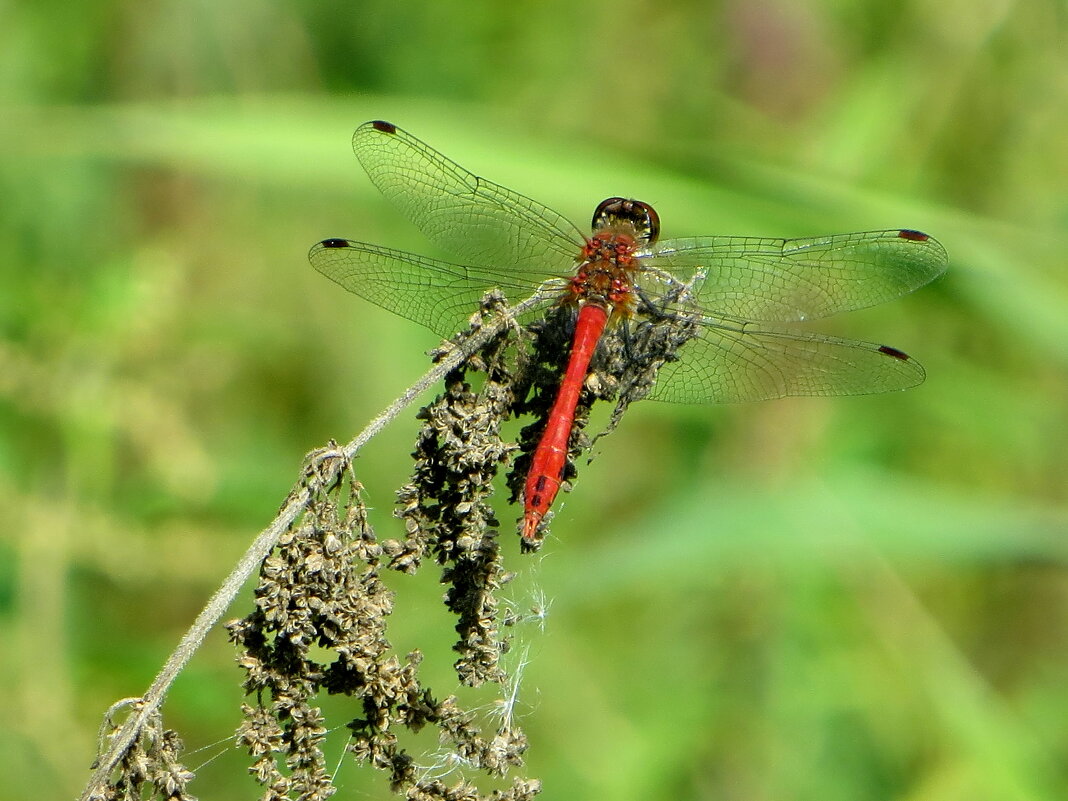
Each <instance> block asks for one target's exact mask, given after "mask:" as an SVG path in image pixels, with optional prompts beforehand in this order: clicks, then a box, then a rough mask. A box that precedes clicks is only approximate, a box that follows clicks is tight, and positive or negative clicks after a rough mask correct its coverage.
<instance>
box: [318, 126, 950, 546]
mask: <svg viewBox="0 0 1068 801" xmlns="http://www.w3.org/2000/svg"><path fill="white" fill-rule="evenodd" d="M352 147H353V150H354V151H355V153H356V157H357V158H358V159H359V161H360V164H361V165H362V166H363V168H364V170H365V171H366V172H367V175H368V177H369V178H370V179H371V182H372V183H373V184H374V185H375V186H376V187H377V188H378V190H379V191H380V192H381V193H382V194H383V195H384V196H385V197H386V198H387V199H388V200H389V201H391V202H392V203H393V204H394V205H395V206H396V207H397V208H398V209H399V210H400V211H401V213H402V214H404V215H405V216H406V217H407V218H408V219H409V220H410V221H411V222H413V223H414V224H415V226H416V227H417V228H419V229H420V230H421V231H422V232H423V234H425V235H426V236H427V238H428V239H430V240H431V241H432V242H433V243H435V244H436V245H437V246H439V247H441V248H442V249H443V250H445V251H447V252H449V253H451V254H452V255H453V256H455V257H456V258H457V259H458V260H459V261H458V262H455V263H454V262H446V261H441V260H438V259H431V258H426V257H423V256H419V255H415V254H413V253H406V252H403V251H400V250H393V249H391V248H386V247H381V246H379V245H373V244H367V243H364V242H356V241H352V240H349V239H339V238H332V239H324V240H323V241H321V242H319V243H318V244H316V245H315V246H313V247H312V249H311V252H310V253H309V254H308V258H309V260H310V261H311V264H312V266H313V267H314V268H315V269H316V270H318V271H319V272H320V273H322V274H323V275H325V276H326V277H328V278H330V279H332V280H333V281H335V282H337V283H338V284H340V285H341V286H342V287H344V288H345V289H347V290H348V291H350V292H353V293H355V294H356V295H359V296H361V297H363V298H365V299H366V300H369V301H371V302H372V303H375V304H377V305H379V306H381V307H383V308H385V309H388V310H389V311H391V312H394V313H396V314H398V315H400V316H402V317H406V318H408V319H409V320H412V321H414V322H417V323H420V324H422V325H424V326H426V327H427V328H429V329H430V330H431V331H434V332H435V333H437V334H439V335H441V336H444V337H448V336H450V335H452V334H453V333H454V332H456V331H457V330H459V329H460V328H462V327H464V325H465V324H466V322H467V321H468V320H469V318H470V316H471V314H472V313H473V312H474V311H475V310H476V309H477V308H478V307H479V303H480V301H481V299H482V298H483V296H484V295H485V293H486V292H487V291H490V290H498V291H499V292H501V293H502V294H503V295H504V297H505V298H506V299H507V301H508V303H509V304H512V305H515V304H517V303H520V302H522V301H524V300H527V299H529V298H531V297H534V296H535V295H536V294H540V295H541V296H542V297H544V298H545V300H544V301H543V302H542V304H541V310H542V311H544V309H545V306H547V305H551V304H558V305H566V306H570V307H572V308H573V309H574V310H575V312H576V317H575V320H574V332H573V334H572V344H571V349H570V356H569V358H568V362H567V364H566V367H564V372H563V378H562V379H561V381H560V385H559V388H558V389H557V394H556V398H555V401H554V403H553V405H552V408H551V411H550V412H549V415H548V418H547V422H546V424H545V429H544V432H543V433H542V435H541V438H540V440H539V442H538V445H537V447H536V449H535V451H534V454H533V456H532V457H531V460H530V468H529V472H528V474H527V477H526V482H525V485H524V492H523V506H524V511H523V521H522V525H521V535H522V537H523V540H524V541H525V542H527V543H534V542H536V541H538V540H539V538H540V537H541V536H542V535H543V529H544V525H545V523H546V522H547V521H546V520H545V518H546V515H547V514H548V512H549V510H550V508H551V506H552V504H553V502H554V500H555V498H556V496H557V493H558V492H559V490H560V487H561V484H562V483H563V474H564V469H565V465H566V462H567V456H568V450H569V449H568V443H569V439H570V436H571V429H572V426H573V424H574V417H575V410H576V407H577V404H578V401H579V398H580V396H581V393H582V390H583V386H584V383H585V381H586V380H587V374H588V372H589V369H590V361H591V359H592V358H593V355H594V353H595V351H596V349H597V346H598V343H599V342H600V341H601V340H602V337H603V335H604V333H605V331H606V329H607V328H608V327H609V326H610V325H615V324H620V323H623V324H625V323H626V321H628V320H630V319H632V318H635V317H639V316H642V315H646V316H648V315H655V316H661V317H663V316H665V315H672V314H678V315H680V316H685V317H686V318H687V319H691V320H694V321H696V326H695V327H696V330H697V333H696V335H695V336H694V337H693V338H692V339H690V340H689V341H687V342H686V343H685V344H684V345H683V346H682V347H681V348H680V349H679V351H678V353H677V355H676V356H675V360H674V361H668V362H667V363H665V364H664V365H663V367H661V368H660V372H659V374H658V376H657V379H656V383H655V386H654V387H653V389H652V390H651V392H650V394H649V396H650V397H651V398H654V399H658V400H665V401H674V402H680V403H730V402H741V401H757V400H767V399H772V398H781V397H786V396H803V395H825V396H826V395H863V394H870V393H881V392H891V391H895V390H902V389H908V388H910V387H914V386H916V385H918V384H919V383H921V382H922V381H923V380H924V377H925V373H924V370H923V367H922V366H921V365H920V364H919V363H918V362H917V361H915V360H914V359H913V358H911V357H910V356H909V355H908V354H906V353H905V352H903V351H901V350H898V349H897V348H893V347H890V346H889V345H880V344H875V343H870V342H860V341H855V340H849V339H841V338H837V337H833V336H828V335H824V334H820V333H815V332H806V331H803V330H799V329H797V328H796V327H790V326H789V324H791V323H798V322H802V321H805V320H810V319H816V318H822V317H826V316H828V315H831V314H835V313H838V312H843V311H851V310H854V309H861V308H865V307H868V306H874V305H877V304H880V303H884V302H886V301H889V300H893V299H895V298H898V297H901V296H903V295H906V294H908V293H910V292H912V291H914V290H916V289H918V288H920V287H922V286H924V285H925V284H928V283H929V282H931V281H933V280H934V279H935V278H937V277H938V276H940V275H941V274H942V273H943V272H944V271H945V269H946V265H947V256H946V251H945V249H944V248H943V247H942V245H941V244H940V243H939V242H938V241H937V240H935V239H934V238H933V237H931V236H928V235H927V234H925V233H923V232H921V231H916V230H913V229H908V228H901V229H892V230H885V231H864V232H860V233H851V234H835V235H830V236H817V237H810V238H802V239H774V238H765V237H752V236H695V237H684V238H677V239H663V240H661V239H660V238H659V231H660V220H659V216H658V215H657V213H656V211H655V210H654V209H653V207H652V206H650V205H649V204H647V203H644V202H642V201H639V200H633V199H628V198H624V197H612V198H608V199H606V200H604V201H603V202H601V203H600V204H599V205H598V206H597V208H596V210H595V212H594V215H593V223H592V232H591V233H590V234H589V235H586V234H584V233H583V232H582V231H581V230H579V228H578V227H576V226H575V225H574V224H573V223H571V222H570V221H569V220H568V219H567V218H566V217H564V216H563V215H561V214H559V213H557V212H555V211H553V210H552V209H550V208H548V207H547V206H544V205H542V204H541V203H538V202H537V201H535V200H532V199H531V198H528V197H526V196H524V195H521V194H519V193H517V192H513V191H512V190H510V189H506V188H505V187H503V186H501V185H499V184H495V183H493V182H491V181H488V180H486V179H485V178H481V177H479V176H477V175H475V174H473V173H471V172H469V171H467V170H466V169H464V168H463V167H461V166H459V165H458V164H456V163H455V162H453V161H451V160H450V159H448V158H446V157H445V156H443V155H442V154H441V153H439V152H437V151H436V150H434V149H433V148H431V147H429V146H428V145H426V144H424V143H423V142H421V141H420V140H419V139H417V138H415V137H414V136H412V135H411V134H409V133H407V132H406V131H404V130H402V129H401V128H399V127H397V126H396V125H394V124H392V123H389V122H384V121H381V120H376V121H373V122H368V123H365V124H363V125H361V126H360V127H359V128H357V129H356V132H355V134H354V135H353V137H352ZM537 311H538V306H537V305H535V306H534V310H533V311H532V312H528V314H529V313H537Z"/></svg>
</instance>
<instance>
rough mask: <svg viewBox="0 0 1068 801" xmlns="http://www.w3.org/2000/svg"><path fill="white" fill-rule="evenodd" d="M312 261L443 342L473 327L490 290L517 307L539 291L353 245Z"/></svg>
mask: <svg viewBox="0 0 1068 801" xmlns="http://www.w3.org/2000/svg"><path fill="white" fill-rule="evenodd" d="M308 260H309V261H310V262H311V264H312V267H314V268H315V269H316V270H318V271H319V272H321V273H322V274H323V275H325V276H326V277H327V278H329V279H330V280H332V281H335V282H337V283H338V284H340V285H341V286H343V287H344V288H345V289H347V290H348V291H349V292H352V293H354V294H356V295H359V296H360V297H362V298H365V299H366V300H369V301H371V302H372V303H374V304H377V305H378V306H381V307H382V308H384V309H388V310H389V311H391V312H393V313H394V314H399V315H400V316H401V317H406V318H407V319H409V320H412V321H414V322H417V323H419V324H420V325H425V326H426V327H427V328H429V329H430V330H431V331H433V332H435V333H436V334H439V335H440V336H443V337H448V336H451V335H452V334H454V333H456V332H457V331H458V330H460V329H461V328H463V327H464V326H465V325H466V324H467V320H468V319H469V318H470V317H471V315H472V314H474V313H475V312H476V311H477V310H478V304H479V301H480V300H481V298H482V296H483V295H484V294H485V292H486V291H487V290H489V289H492V288H494V287H496V288H499V289H500V290H501V291H502V292H503V293H504V295H505V297H507V298H508V301H509V303H513V304H514V303H518V302H519V301H521V300H526V299H527V298H528V297H530V296H531V295H532V294H534V291H535V290H536V289H537V286H531V285H530V284H529V283H527V282H517V281H515V280H514V279H513V278H512V277H511V276H509V275H507V274H505V273H503V272H497V271H493V270H484V269H478V268H475V267H466V266H464V265H461V264H450V263H449V262H444V261H438V260H436V259H428V258H424V257H422V256H416V255H415V254H413V253H405V252H403V251H400V250H392V249H390V248H383V247H378V246H377V245H368V244H365V243H363V242H352V241H350V240H348V239H326V240H324V241H322V242H319V243H318V244H316V245H315V246H313V247H312V249H311V251H310V252H309V253H308ZM546 283H548V282H546Z"/></svg>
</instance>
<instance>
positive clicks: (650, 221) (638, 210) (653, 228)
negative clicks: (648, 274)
mask: <svg viewBox="0 0 1068 801" xmlns="http://www.w3.org/2000/svg"><path fill="white" fill-rule="evenodd" d="M620 227H626V228H630V229H632V230H633V232H634V236H635V238H636V239H638V240H639V241H640V242H642V243H643V244H646V245H648V244H652V243H653V242H655V241H656V238H657V237H658V236H659V235H660V215H658V214H657V213H656V210H655V209H654V208H653V207H652V206H650V205H649V204H648V203H643V202H642V201H640V200H629V199H627V198H623V197H610V198H608V199H607V200H602V201H601V203H600V204H599V205H598V206H597V210H596V211H594V212H593V230H594V232H595V233H596V232H597V231H603V230H605V229H606V228H620Z"/></svg>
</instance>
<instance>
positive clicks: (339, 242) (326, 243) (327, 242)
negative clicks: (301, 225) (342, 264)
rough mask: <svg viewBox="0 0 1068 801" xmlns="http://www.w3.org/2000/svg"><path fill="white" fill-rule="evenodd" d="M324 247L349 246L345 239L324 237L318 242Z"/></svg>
mask: <svg viewBox="0 0 1068 801" xmlns="http://www.w3.org/2000/svg"><path fill="white" fill-rule="evenodd" d="M319 244H320V245H322V246H323V247H324V248H347V247H348V246H349V240H347V239H324V240H323V241H322V242H320V243H319Z"/></svg>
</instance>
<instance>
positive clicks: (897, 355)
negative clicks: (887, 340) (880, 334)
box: [879, 345, 909, 362]
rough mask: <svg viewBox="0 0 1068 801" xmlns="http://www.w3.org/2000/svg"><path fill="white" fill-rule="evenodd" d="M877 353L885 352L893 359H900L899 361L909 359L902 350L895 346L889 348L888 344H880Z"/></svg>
mask: <svg viewBox="0 0 1068 801" xmlns="http://www.w3.org/2000/svg"><path fill="white" fill-rule="evenodd" d="M879 353H885V354H886V355H887V356H890V357H892V358H894V359H901V361H903V362H907V361H908V360H909V355H908V354H907V353H905V352H904V351H902V350H898V349H897V348H891V347H890V346H889V345H880V346H879Z"/></svg>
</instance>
